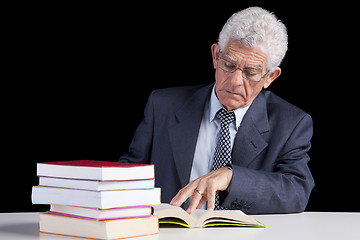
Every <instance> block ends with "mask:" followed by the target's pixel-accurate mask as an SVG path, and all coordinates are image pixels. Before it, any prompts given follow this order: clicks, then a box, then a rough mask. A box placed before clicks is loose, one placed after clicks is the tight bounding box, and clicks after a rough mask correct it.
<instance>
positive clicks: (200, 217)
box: [191, 209, 259, 226]
mask: <svg viewBox="0 0 360 240" xmlns="http://www.w3.org/2000/svg"><path fill="white" fill-rule="evenodd" d="M191 216H192V217H193V218H194V219H196V223H197V224H196V225H199V224H201V226H203V225H205V224H208V223H210V222H219V223H220V222H222V223H231V224H234V223H238V224H246V225H259V223H258V222H257V221H256V220H255V219H254V218H253V217H251V216H248V215H246V214H245V213H243V212H242V211H240V210H218V211H209V210H201V209H198V210H195V211H194V212H193V213H192V214H191Z"/></svg>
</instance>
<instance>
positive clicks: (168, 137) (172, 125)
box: [119, 84, 314, 214]
mask: <svg viewBox="0 0 360 240" xmlns="http://www.w3.org/2000/svg"><path fill="white" fill-rule="evenodd" d="M212 87H213V84H211V85H202V86H193V87H178V88H169V89H162V90H156V91H154V92H152V93H151V95H150V97H149V100H148V103H147V105H146V108H145V117H144V120H143V121H142V122H141V124H140V125H139V127H138V129H137V130H136V132H135V135H134V138H133V140H132V143H131V145H130V148H129V152H128V153H127V154H126V155H124V156H122V157H121V158H120V160H119V161H123V162H134V163H153V164H155V178H156V180H155V184H156V186H157V187H161V189H162V202H170V200H171V199H172V198H173V197H174V196H175V195H176V193H177V192H178V191H179V190H180V189H181V188H183V187H184V186H185V185H186V184H188V183H189V178H190V172H191V167H192V161H193V156H194V152H195V146H196V141H197V137H198V132H199V129H200V123H201V119H202V115H203V112H204V106H205V103H206V101H207V100H208V99H209V97H210V93H211V90H212ZM312 130H313V128H312V119H311V117H310V116H309V115H308V114H306V113H305V112H303V111H302V110H300V109H298V108H297V107H295V106H293V105H291V104H289V103H288V102H286V101H284V100H282V99H281V98H279V97H277V96H276V95H275V94H273V93H271V92H270V91H265V90H263V91H261V92H260V93H259V95H258V96H257V97H256V98H255V100H254V101H253V103H252V105H251V107H250V108H249V110H248V111H247V113H246V115H245V116H244V119H243V121H242V123H241V125H240V128H239V130H238V133H237V135H236V138H235V142H234V146H233V150H232V168H233V178H232V182H231V184H230V187H229V189H228V191H223V192H221V194H220V197H221V198H220V199H221V203H222V205H223V206H225V207H228V208H231V209H241V210H243V211H244V212H246V213H248V214H259V213H291V212H301V211H304V210H305V207H306V205H307V202H308V199H309V196H310V193H311V190H312V188H313V187H314V180H313V177H312V175H311V173H310V170H309V168H308V166H307V163H308V161H309V159H310V158H309V156H308V155H307V152H308V150H309V149H310V139H311V137H312ZM187 205H188V202H186V203H185V204H184V205H183V207H184V208H186V207H187Z"/></svg>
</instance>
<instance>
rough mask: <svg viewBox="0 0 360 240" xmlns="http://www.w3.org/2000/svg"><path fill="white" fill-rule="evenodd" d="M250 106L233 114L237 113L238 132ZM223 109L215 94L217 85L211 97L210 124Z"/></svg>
mask: <svg viewBox="0 0 360 240" xmlns="http://www.w3.org/2000/svg"><path fill="white" fill-rule="evenodd" d="M250 106H251V104H250V105H249V106H247V107H243V108H238V109H235V110H233V112H234V113H235V124H236V130H238V128H239V127H240V124H241V121H242V119H243V118H244V116H245V114H246V112H247V110H248V109H249V107H250ZM221 108H223V105H222V104H221V103H220V102H219V99H218V98H217V96H216V94H215V85H214V87H213V90H212V91H211V96H210V116H209V119H210V122H212V121H213V120H214V119H215V116H216V113H217V112H218V111H219V110H220V109H221Z"/></svg>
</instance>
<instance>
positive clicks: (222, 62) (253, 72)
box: [217, 57, 269, 82]
mask: <svg viewBox="0 0 360 240" xmlns="http://www.w3.org/2000/svg"><path fill="white" fill-rule="evenodd" d="M217 61H218V66H219V68H220V69H222V70H224V71H225V72H229V73H233V72H235V71H236V70H237V69H239V70H241V72H242V76H243V78H244V79H245V80H247V81H251V82H260V80H261V79H262V78H264V77H265V76H266V74H268V72H269V71H267V72H266V73H265V74H264V75H261V72H262V71H261V69H259V68H255V67H244V68H243V69H241V68H240V67H239V65H238V64H236V63H234V62H230V61H228V60H226V59H224V58H222V57H219V58H218V60H217Z"/></svg>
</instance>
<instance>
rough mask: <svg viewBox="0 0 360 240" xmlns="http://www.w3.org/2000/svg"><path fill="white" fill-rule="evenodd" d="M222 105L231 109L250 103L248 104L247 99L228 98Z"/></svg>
mask: <svg viewBox="0 0 360 240" xmlns="http://www.w3.org/2000/svg"><path fill="white" fill-rule="evenodd" d="M222 105H223V106H225V107H226V109H227V110H229V111H231V110H235V109H238V108H243V107H247V106H248V105H249V104H247V103H246V102H245V101H234V100H228V101H224V103H222Z"/></svg>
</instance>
